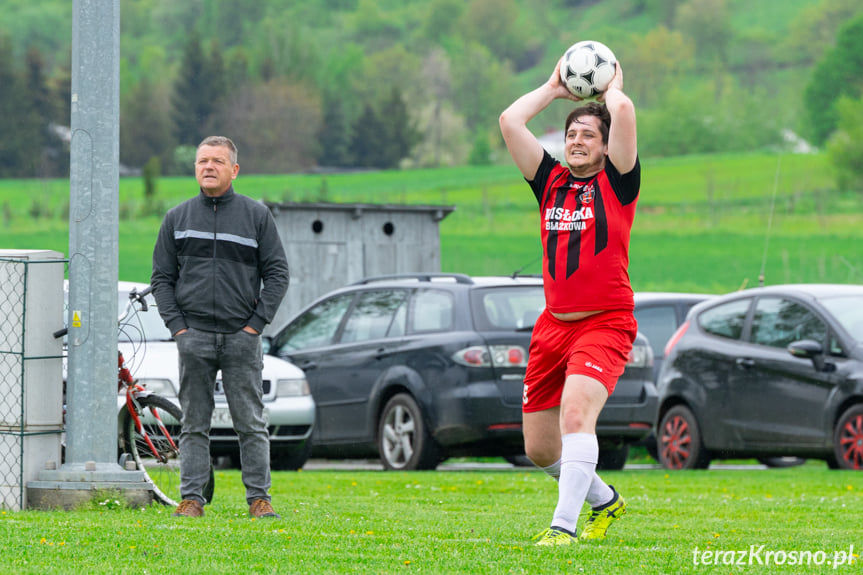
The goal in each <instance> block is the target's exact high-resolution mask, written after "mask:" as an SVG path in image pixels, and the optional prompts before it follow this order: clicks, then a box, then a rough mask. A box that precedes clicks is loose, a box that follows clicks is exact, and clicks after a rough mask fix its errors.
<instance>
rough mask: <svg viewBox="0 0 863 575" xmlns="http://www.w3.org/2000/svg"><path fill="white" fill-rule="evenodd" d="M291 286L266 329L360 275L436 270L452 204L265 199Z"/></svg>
mask: <svg viewBox="0 0 863 575" xmlns="http://www.w3.org/2000/svg"><path fill="white" fill-rule="evenodd" d="M267 206H268V207H269V208H270V212H271V213H272V214H273V218H274V219H275V220H276V226H277V227H278V229H279V234H280V235H281V238H282V243H283V244H284V246H285V253H286V254H287V257H288V265H289V266H290V269H291V285H290V287H289V288H288V293H287V295H286V296H285V299H284V300H283V301H282V305H281V307H280V308H279V311H278V312H277V313H276V317H275V318H274V320H273V322H272V323H271V324H270V326H269V328H268V330H267V333H272V332H274V331H275V330H277V329H280V328H281V327H282V326H284V325H285V323H286V322H287V320H288V319H289V318H290V317H291V316H293V315H294V314H295V313H296V312H297V311H299V310H300V309H301V308H302V307H303V306H305V305H306V304H308V303H310V302H312V301H313V300H314V299H316V298H317V297H319V296H321V295H324V294H325V293H327V292H328V291H330V290H333V289H336V288H339V287H342V286H344V285H346V284H349V283H351V282H354V281H357V280H360V279H362V278H364V277H368V276H374V275H384V274H394V273H407V272H439V271H440V266H441V262H440V229H439V223H440V221H441V220H443V219H444V218H445V217H447V216H448V215H449V214H450V213H451V212H453V211H454V210H455V206H418V205H403V204H336V203H325V202H318V203H293V202H289V203H270V202H267Z"/></svg>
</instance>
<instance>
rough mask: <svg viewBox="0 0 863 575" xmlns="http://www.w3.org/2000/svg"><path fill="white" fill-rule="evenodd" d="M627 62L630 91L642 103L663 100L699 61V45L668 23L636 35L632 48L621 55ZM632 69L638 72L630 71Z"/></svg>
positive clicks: (627, 88) (622, 59) (626, 86)
mask: <svg viewBox="0 0 863 575" xmlns="http://www.w3.org/2000/svg"><path fill="white" fill-rule="evenodd" d="M618 57H619V58H620V61H621V62H625V63H626V68H625V69H624V71H623V72H624V79H625V88H626V91H627V92H628V93H629V94H631V95H632V97H633V99H634V100H636V101H637V102H638V105H639V106H653V105H657V104H659V103H661V101H662V99H663V96H664V95H665V94H666V93H667V92H668V91H669V90H670V89H671V88H672V87H673V86H676V85H677V84H678V83H679V81H680V80H681V79H682V78H683V76H684V74H685V72H686V71H687V70H690V69H691V68H692V66H693V65H694V62H695V44H694V42H693V41H692V40H691V39H689V38H686V37H684V36H683V35H682V34H681V33H680V32H676V31H674V32H673V31H670V30H669V29H668V28H666V27H664V26H660V27H658V28H654V29H653V30H651V31H649V32H648V33H647V34H645V35H644V36H638V37H635V38H634V40H633V44H632V48H630V49H629V50H626V51H625V52H623V53H621V54H619V55H618ZM629 70H632V71H633V72H634V73H632V74H628V73H627V72H628V71H629Z"/></svg>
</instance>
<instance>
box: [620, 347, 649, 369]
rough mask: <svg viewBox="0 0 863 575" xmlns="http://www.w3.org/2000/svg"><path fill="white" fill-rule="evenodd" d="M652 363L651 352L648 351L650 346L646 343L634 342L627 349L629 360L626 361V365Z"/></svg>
mask: <svg viewBox="0 0 863 575" xmlns="http://www.w3.org/2000/svg"><path fill="white" fill-rule="evenodd" d="M652 365H653V354H652V353H651V352H650V347H649V346H646V345H639V344H635V345H633V346H632V349H631V350H629V361H627V362H626V367H650V366H652Z"/></svg>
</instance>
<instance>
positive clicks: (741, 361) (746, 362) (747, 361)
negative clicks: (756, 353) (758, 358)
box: [734, 357, 755, 369]
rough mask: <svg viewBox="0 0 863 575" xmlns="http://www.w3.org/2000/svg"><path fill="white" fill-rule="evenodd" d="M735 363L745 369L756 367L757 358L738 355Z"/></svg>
mask: <svg viewBox="0 0 863 575" xmlns="http://www.w3.org/2000/svg"><path fill="white" fill-rule="evenodd" d="M734 363H736V364H737V367H742V368H743V369H749V368H750V367H755V360H754V359H751V358H748V357H738V358H737V359H735V360H734Z"/></svg>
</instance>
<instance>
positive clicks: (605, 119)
mask: <svg viewBox="0 0 863 575" xmlns="http://www.w3.org/2000/svg"><path fill="white" fill-rule="evenodd" d="M582 116H596V117H597V118H599V131H600V132H601V133H602V143H603V144H607V143H608V129H609V127H610V126H611V114H609V113H608V108H606V107H605V104H600V103H599V102H588V103H587V104H585V105H583V106H579V107H578V108H576V109H575V110H573V111H572V112H570V113H569V116H567V117H566V124H565V125H564V126H563V133H564V134H566V132H568V131H569V127H570V126H571V125H572V123H573V122H575V121H576V120H578V119H579V118H581V117H582Z"/></svg>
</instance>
